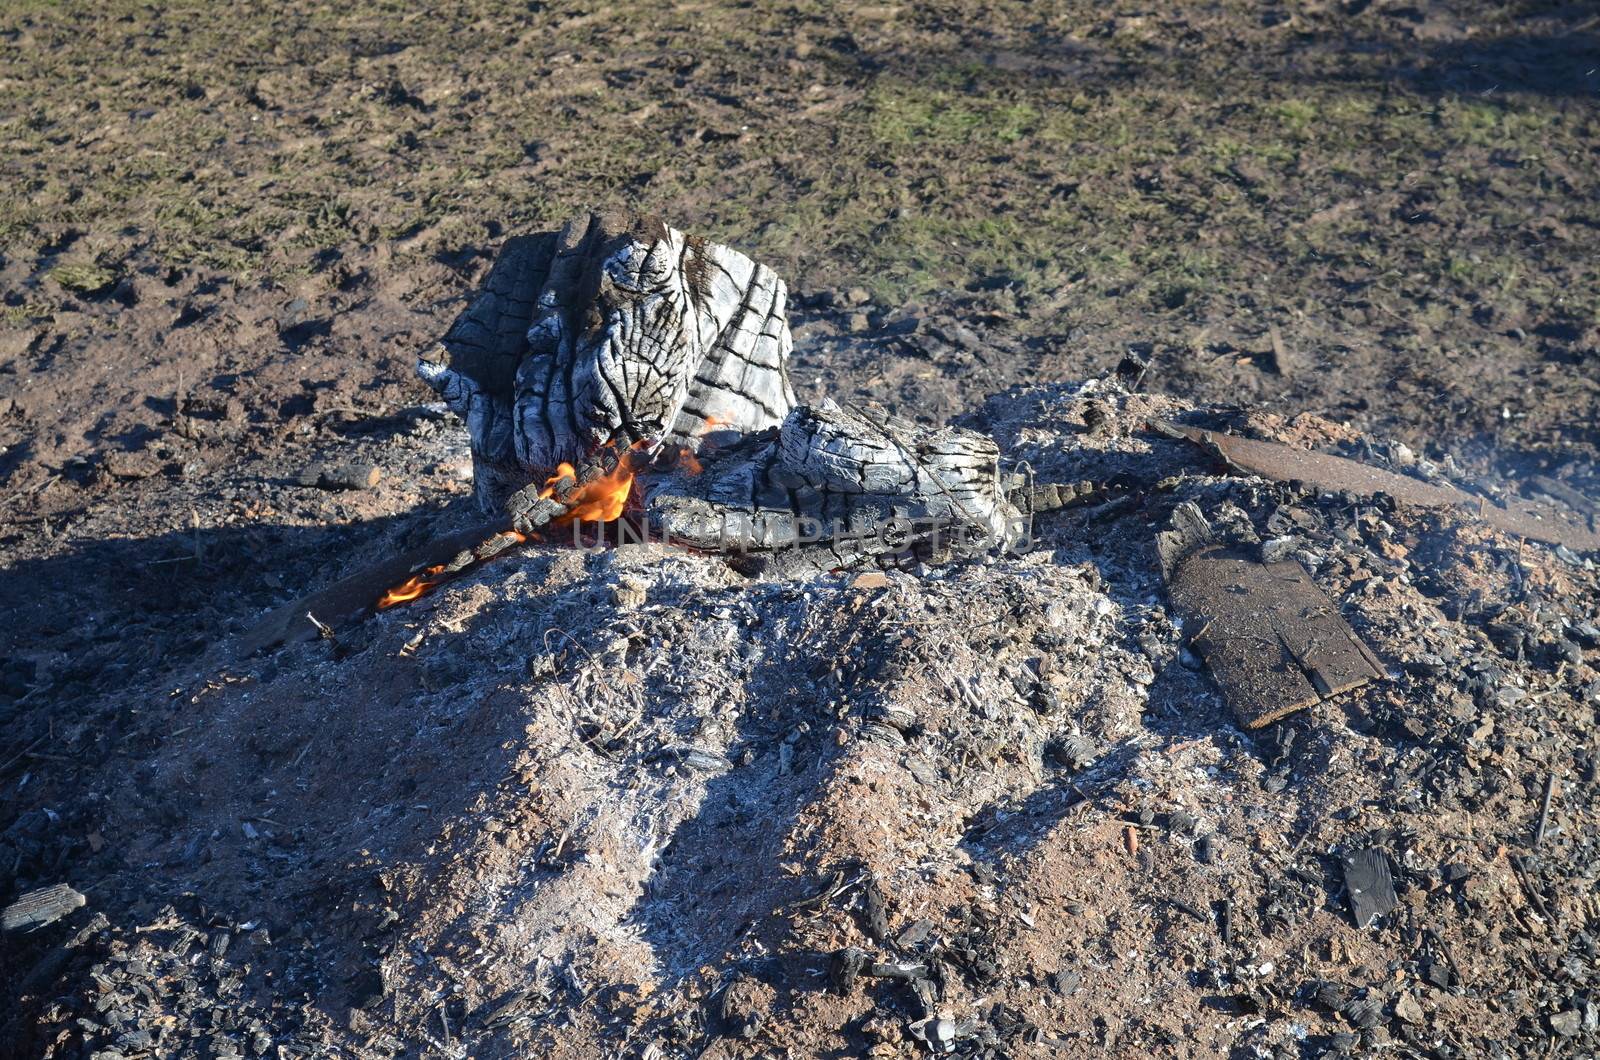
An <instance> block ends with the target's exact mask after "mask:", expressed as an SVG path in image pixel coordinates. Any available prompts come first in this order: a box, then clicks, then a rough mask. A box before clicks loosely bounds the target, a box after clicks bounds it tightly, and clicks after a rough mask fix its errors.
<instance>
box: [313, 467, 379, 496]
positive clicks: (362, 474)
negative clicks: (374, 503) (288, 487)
mask: <svg viewBox="0 0 1600 1060" xmlns="http://www.w3.org/2000/svg"><path fill="white" fill-rule="evenodd" d="M382 478H383V471H382V469H381V468H379V467H378V466H377V465H376V464H312V465H311V466H310V467H308V468H306V469H305V470H304V471H302V472H301V473H300V477H299V479H298V481H299V483H300V485H302V486H314V487H316V488H317V489H324V490H365V489H371V488H372V487H373V486H376V485H377V484H378V482H379V480H381V479H382Z"/></svg>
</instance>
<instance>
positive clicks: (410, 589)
mask: <svg viewBox="0 0 1600 1060" xmlns="http://www.w3.org/2000/svg"><path fill="white" fill-rule="evenodd" d="M647 444H648V443H646V442H642V441H641V442H636V443H634V444H633V445H632V446H631V447H629V451H628V452H627V453H624V454H623V455H622V459H620V460H618V461H617V466H616V468H615V469H613V470H612V471H611V473H610V474H607V475H602V476H600V477H599V478H597V479H595V480H594V481H592V482H588V483H586V484H584V485H582V486H579V487H578V488H577V489H575V490H573V492H572V495H571V496H569V497H567V498H566V499H565V500H564V502H563V503H565V504H566V505H567V513H566V514H565V515H563V516H561V517H560V518H559V519H556V520H554V521H553V522H552V523H551V524H550V525H551V526H569V525H571V524H572V523H609V522H612V521H614V520H616V519H619V518H621V516H622V512H623V509H625V508H626V507H627V506H628V499H629V498H630V497H631V496H633V480H634V476H635V469H634V461H633V458H632V456H631V454H632V452H633V451H634V450H636V449H640V448H643V447H644V446H645V445H647ZM577 477H578V472H577V469H576V468H574V467H573V466H572V465H571V464H569V463H565V462H563V463H561V464H560V465H558V466H557V467H556V471H555V474H553V475H551V476H550V477H549V478H548V479H546V480H545V484H544V489H542V490H540V491H539V498H540V499H541V500H548V499H550V498H551V497H553V496H555V492H556V487H557V486H558V485H559V484H560V482H561V480H562V479H571V480H576V479H577ZM500 536H502V537H505V538H508V539H509V540H510V543H511V544H514V545H520V544H522V543H524V542H526V541H527V540H529V538H528V537H527V536H526V535H524V534H520V533H518V532H517V531H515V530H507V531H505V532H503V533H502V534H501V535H500ZM443 571H444V566H443V565H442V564H441V565H439V566H434V567H428V568H427V569H425V570H423V571H421V572H419V573H417V574H413V575H412V576H411V577H409V578H407V579H406V580H405V581H404V582H401V583H400V584H399V585H397V586H395V587H394V588H393V589H390V590H389V591H388V592H386V593H384V594H383V595H382V596H381V597H379V598H378V604H377V606H378V610H380V611H382V610H385V609H387V608H390V607H394V606H395V605H396V604H405V603H410V602H411V601H412V600H415V599H416V598H417V597H419V596H421V595H422V594H423V593H425V592H427V591H428V590H429V589H432V588H433V587H434V586H435V585H438V584H439V583H440V582H441V581H443V580H444V579H443V578H441V577H439V575H440V574H441V573H443Z"/></svg>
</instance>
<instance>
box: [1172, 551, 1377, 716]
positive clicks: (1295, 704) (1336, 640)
mask: <svg viewBox="0 0 1600 1060" xmlns="http://www.w3.org/2000/svg"><path fill="white" fill-rule="evenodd" d="M1167 587H1168V591H1169V593H1170V594H1171V597H1172V602H1173V605H1174V607H1175V608H1176V609H1177V610H1178V612H1179V613H1180V614H1181V615H1182V616H1183V618H1184V623H1185V626H1186V627H1187V628H1189V629H1191V630H1193V631H1194V635H1193V638H1192V640H1193V644H1194V646H1195V648H1196V649H1197V650H1198V651H1199V652H1200V654H1201V656H1202V657H1203V658H1204V659H1205V661H1206V665H1207V666H1208V667H1210V669H1211V673H1212V675H1213V676H1214V677H1215V678H1216V680H1217V683H1218V684H1219V685H1220V686H1221V687H1222V691H1223V695H1224V696H1225V697H1226V698H1227V700H1228V705H1229V706H1230V707H1232V708H1233V712H1234V715H1235V717H1237V718H1238V719H1239V724H1240V725H1242V726H1244V727H1245V728H1247V729H1258V728H1260V727H1262V726H1263V725H1268V724H1270V723H1272V722H1274V721H1277V720H1278V719H1280V718H1282V717H1284V716H1285V715H1287V714H1290V713H1292V712H1294V711H1296V710H1300V709H1302V708H1304V707H1309V706H1311V705H1312V704H1314V703H1316V702H1318V701H1319V700H1323V699H1327V698H1330V697H1332V696H1336V695H1338V694H1340V693H1341V692H1347V691H1349V690H1350V689H1352V688H1356V687H1359V686H1360V685H1363V684H1365V683H1367V682H1368V681H1372V680H1376V679H1378V678H1381V677H1383V675H1384V671H1383V667H1382V665H1381V664H1380V663H1379V662H1378V660H1377V658H1376V657H1375V656H1374V655H1373V654H1372V652H1371V651H1370V650H1369V649H1368V648H1367V646H1366V645H1365V644H1363V643H1362V641H1361V639H1360V638H1359V637H1358V636H1356V634H1355V631H1354V630H1352V629H1351V628H1350V626H1349V625H1348V624H1347V623H1346V622H1345V620H1344V618H1343V617H1342V616H1341V615H1340V614H1339V609H1338V608H1337V607H1336V606H1335V605H1334V603H1333V601H1331V600H1330V599H1328V596H1327V594H1326V593H1324V592H1323V591H1322V589H1321V588H1320V587H1318V585H1317V584H1316V583H1315V582H1314V581H1312V580H1311V577H1310V575H1308V574H1307V573H1306V572H1305V569H1304V568H1303V567H1301V566H1300V564H1299V563H1297V562H1294V561H1292V560H1288V561H1284V562H1280V563H1261V562H1260V561H1259V560H1257V559H1256V558H1255V557H1253V556H1251V555H1249V554H1247V553H1245V552H1243V551H1240V550H1237V549H1230V548H1225V547H1223V546H1220V545H1205V546H1202V547H1200V548H1198V549H1196V550H1195V551H1193V552H1191V553H1189V554H1188V555H1186V556H1184V557H1183V558H1182V559H1180V560H1178V561H1177V563H1176V565H1175V567H1174V569H1173V570H1172V571H1171V572H1170V573H1169V574H1168V581H1167Z"/></svg>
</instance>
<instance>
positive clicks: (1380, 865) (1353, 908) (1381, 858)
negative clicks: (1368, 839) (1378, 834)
mask: <svg viewBox="0 0 1600 1060" xmlns="http://www.w3.org/2000/svg"><path fill="white" fill-rule="evenodd" d="M1344 887H1345V892H1346V894H1347V895H1348V896H1349V898H1350V915H1351V916H1352V917H1353V918H1354V919H1355V922H1356V927H1358V928H1365V927H1369V926H1370V925H1371V924H1372V922H1373V921H1375V920H1377V919H1378V918H1379V917H1380V916H1383V915H1384V914H1385V913H1387V912H1389V911H1390V910H1391V909H1393V908H1394V907H1395V906H1396V905H1398V904H1399V899H1398V898H1397V897H1396V896H1395V893H1394V875H1393V874H1392V873H1391V872H1390V871H1389V859H1388V857H1386V856H1385V855H1384V853H1383V851H1381V850H1377V849H1374V848H1371V847H1369V848H1367V849H1365V850H1357V851H1355V852H1354V853H1352V854H1350V855H1349V856H1347V857H1346V858H1345V859H1344Z"/></svg>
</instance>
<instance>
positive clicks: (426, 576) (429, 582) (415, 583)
mask: <svg viewBox="0 0 1600 1060" xmlns="http://www.w3.org/2000/svg"><path fill="white" fill-rule="evenodd" d="M443 570H444V564H442V563H441V564H439V565H438V566H436V567H429V568H428V569H427V570H424V571H422V572H421V573H420V574H413V575H412V576H411V577H409V578H407V579H406V580H405V581H403V582H401V583H400V584H399V585H396V586H395V587H394V588H393V589H390V590H389V591H388V592H386V593H384V594H383V595H382V596H380V597H378V610H379V611H382V610H384V609H386V608H390V607H393V606H394V605H395V604H407V603H410V602H411V601H412V600H415V599H416V598H417V597H419V596H421V595H422V594H423V593H425V592H427V591H428V590H429V589H432V588H433V587H434V586H435V585H438V584H439V579H438V578H436V577H434V575H436V574H438V573H440V572H441V571H443Z"/></svg>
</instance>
